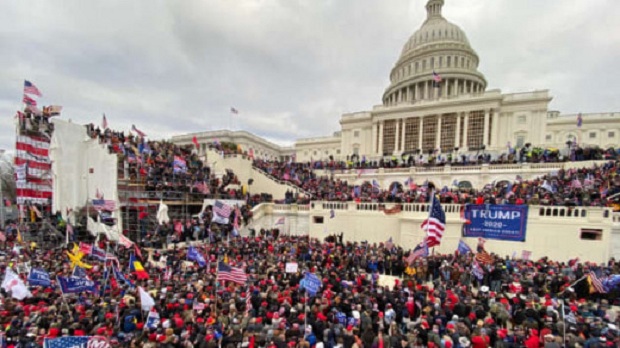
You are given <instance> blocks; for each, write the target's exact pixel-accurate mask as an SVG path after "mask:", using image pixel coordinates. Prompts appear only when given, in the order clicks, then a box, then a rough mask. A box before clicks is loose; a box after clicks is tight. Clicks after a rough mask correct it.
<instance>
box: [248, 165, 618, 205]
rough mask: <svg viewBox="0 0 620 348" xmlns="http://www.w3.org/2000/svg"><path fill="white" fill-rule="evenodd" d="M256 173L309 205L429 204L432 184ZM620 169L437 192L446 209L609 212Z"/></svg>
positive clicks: (294, 169) (285, 168)
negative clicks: (301, 193) (298, 192)
mask: <svg viewBox="0 0 620 348" xmlns="http://www.w3.org/2000/svg"><path fill="white" fill-rule="evenodd" d="M254 165H255V166H256V167H257V168H260V169H261V170H263V171H264V172H265V173H266V174H268V175H270V176H273V177H275V178H276V179H278V180H284V181H289V182H291V183H292V184H294V185H297V186H299V187H300V188H302V189H303V190H305V191H306V192H307V193H308V194H309V195H310V198H311V199H314V200H327V201H359V202H397V203H416V202H418V203H419V202H427V201H428V199H429V197H430V190H429V189H428V184H429V183H428V182H427V181H425V182H421V183H416V182H415V181H414V180H413V179H412V178H409V179H407V180H406V182H403V183H400V182H394V183H391V184H390V185H389V187H387V188H385V189H381V188H380V187H379V184H378V183H377V182H376V180H372V181H365V182H363V183H362V184H361V185H353V184H352V183H349V182H347V181H345V180H340V179H334V178H332V177H328V176H317V175H316V174H314V172H313V166H312V164H311V163H287V162H268V161H260V160H257V161H254ZM619 172H620V164H619V163H618V162H615V161H609V162H607V163H605V164H603V165H601V166H596V165H595V166H593V167H589V168H581V169H569V170H564V169H561V170H558V171H555V172H553V173H549V174H547V175H544V176H542V177H539V178H536V179H533V180H523V179H522V178H521V177H520V176H516V177H515V179H514V180H507V181H501V182H493V183H489V184H487V185H485V186H484V187H483V188H482V189H475V188H471V187H462V186H460V185H459V182H458V180H454V181H453V183H452V184H451V185H450V186H449V187H448V186H444V187H437V188H436V193H439V195H440V199H441V201H442V202H443V203H459V204H531V205H566V206H608V205H610V204H613V203H615V200H616V197H615V194H616V193H618V192H620V181H619V180H618V179H620V178H619V177H618V173H619ZM301 200H308V197H300V198H297V197H295V196H293V195H290V196H287V198H286V200H285V201H286V202H287V203H292V202H295V201H297V202H298V203H299V202H301Z"/></svg>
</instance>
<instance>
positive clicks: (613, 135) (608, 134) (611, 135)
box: [607, 132, 616, 138]
mask: <svg viewBox="0 0 620 348" xmlns="http://www.w3.org/2000/svg"><path fill="white" fill-rule="evenodd" d="M607 137H608V138H615V137H616V132H607Z"/></svg>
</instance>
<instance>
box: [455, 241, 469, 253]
mask: <svg viewBox="0 0 620 348" xmlns="http://www.w3.org/2000/svg"><path fill="white" fill-rule="evenodd" d="M457 251H458V252H459V254H461V255H467V253H471V252H472V250H471V247H470V246H469V245H467V243H465V241H464V240H462V239H461V240H460V241H459V246H458V249H457Z"/></svg>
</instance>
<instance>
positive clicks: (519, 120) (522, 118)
mask: <svg viewBox="0 0 620 348" xmlns="http://www.w3.org/2000/svg"><path fill="white" fill-rule="evenodd" d="M526 122H527V117H526V116H525V115H520V116H518V117H517V123H518V124H525V123H526Z"/></svg>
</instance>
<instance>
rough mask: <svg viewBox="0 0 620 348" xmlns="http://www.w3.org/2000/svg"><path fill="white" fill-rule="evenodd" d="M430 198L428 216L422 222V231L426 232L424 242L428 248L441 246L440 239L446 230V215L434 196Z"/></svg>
mask: <svg viewBox="0 0 620 348" xmlns="http://www.w3.org/2000/svg"><path fill="white" fill-rule="evenodd" d="M431 197H432V198H431V211H430V214H429V215H428V219H426V220H424V222H422V229H423V230H424V231H426V237H427V240H426V242H427V244H428V247H429V248H431V247H434V246H435V245H439V244H441V238H443V233H444V231H445V230H446V213H445V212H444V211H443V208H442V207H441V204H440V203H439V200H438V199H437V198H436V197H435V195H434V194H432V195H431Z"/></svg>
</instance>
